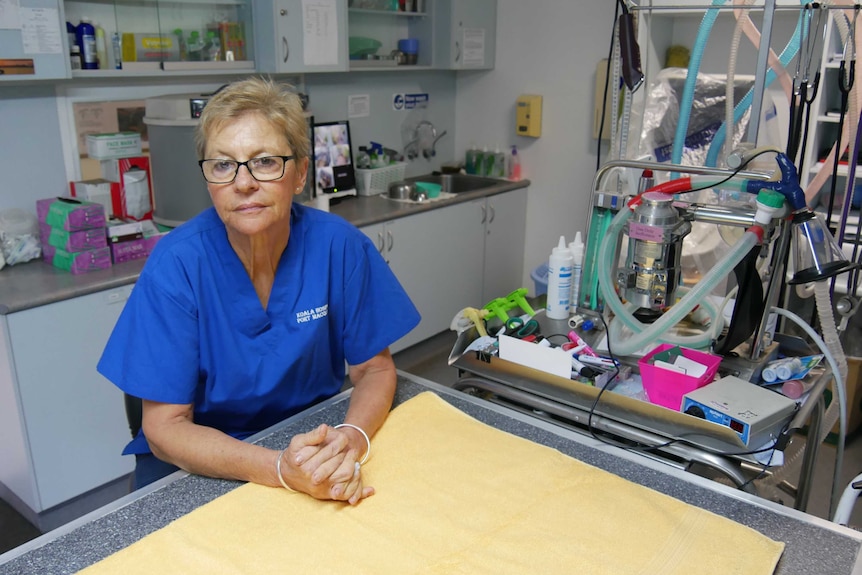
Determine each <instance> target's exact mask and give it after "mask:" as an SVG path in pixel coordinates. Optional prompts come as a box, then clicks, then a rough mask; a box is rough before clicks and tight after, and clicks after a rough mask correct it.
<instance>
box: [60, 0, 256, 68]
mask: <svg viewBox="0 0 862 575" xmlns="http://www.w3.org/2000/svg"><path fill="white" fill-rule="evenodd" d="M64 11H65V19H66V21H67V22H70V23H72V24H73V25H77V23H78V22H79V21H80V20H81V19H82V18H89V19H90V20H91V21H92V22H93V23H94V24H99V25H100V26H101V27H102V28H103V29H104V31H105V43H106V51H107V55H108V58H107V60H108V62H107V64H108V65H107V66H105V65H104V64H101V63H100V68H99V69H98V70H72V71H71V77H72V78H76V79H78V78H81V79H83V78H112V77H127V76H146V75H158V76H160V75H165V74H167V75H170V74H171V73H174V74H178V75H206V74H215V73H219V74H224V73H232V72H236V73H250V72H253V71H254V69H255V62H254V49H253V45H254V42H253V39H254V33H253V21H252V17H251V0H216V1H214V2H211V1H204V0H65V2H64ZM208 31H214V32H215V33H216V38H218V39H219V51H218V55H217V56H212V55H211V54H209V50H208V48H206V47H205V46H206V45H207V43H208V39H207V33H208ZM114 33H118V34H119V35H120V37H121V39H122V41H124V42H126V41H128V40H129V38H128V37H125V38H124V37H123V35H124V34H137V35H145V37H146V40H141V41H140V42H141V44H142V45H141V46H139V48H138V49H137V50H132V52H133V53H135V55H136V56H135V60H134V61H131V60H132V59H131V58H127V57H123V58H122V60H123V68H122V69H119V70H118V69H115V68H114V67H113V62H114V58H115V49H114V46H113V43H112V36H113V34H114ZM195 34H196V35H197V37H198V38H199V40H200V42H199V44H197V45H195V44H193V43H192V42H191V37H192V35H195ZM63 38H64V39H65V35H64V36H63ZM128 48H129V47H128V46H126V47H124V48H123V50H122V51H123V52H125V53H128ZM196 48H197V49H196ZM147 51H151V55H149V56H144V54H145V53H146V52H147ZM159 52H161V53H163V54H167V56H165V57H162V58H158V57H157V56H154V54H156V53H159ZM204 52H206V53H204ZM229 58H230V59H229ZM147 60H149V61H147Z"/></svg>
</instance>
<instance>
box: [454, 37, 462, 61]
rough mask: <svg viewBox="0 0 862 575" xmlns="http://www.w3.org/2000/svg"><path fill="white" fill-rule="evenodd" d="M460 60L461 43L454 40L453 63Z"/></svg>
mask: <svg viewBox="0 0 862 575" xmlns="http://www.w3.org/2000/svg"><path fill="white" fill-rule="evenodd" d="M460 60H461V42H458V41H457V40H455V62H456V63H457V62H459V61H460Z"/></svg>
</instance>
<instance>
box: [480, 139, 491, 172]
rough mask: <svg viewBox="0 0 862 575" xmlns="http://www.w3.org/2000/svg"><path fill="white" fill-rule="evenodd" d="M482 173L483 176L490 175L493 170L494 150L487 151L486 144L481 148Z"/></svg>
mask: <svg viewBox="0 0 862 575" xmlns="http://www.w3.org/2000/svg"><path fill="white" fill-rule="evenodd" d="M481 162H482V174H481V175H483V176H490V175H491V174H492V173H493V172H494V152H489V151H488V146H485V147H484V148H482V156H481Z"/></svg>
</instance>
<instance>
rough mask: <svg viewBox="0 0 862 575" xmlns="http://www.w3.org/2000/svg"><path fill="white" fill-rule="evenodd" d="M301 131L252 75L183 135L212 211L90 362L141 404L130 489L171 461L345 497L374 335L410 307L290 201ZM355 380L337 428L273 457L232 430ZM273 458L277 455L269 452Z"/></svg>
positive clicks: (346, 243) (327, 227) (332, 219)
mask: <svg viewBox="0 0 862 575" xmlns="http://www.w3.org/2000/svg"><path fill="white" fill-rule="evenodd" d="M307 133H308V130H307V124H306V120H305V118H304V116H303V112H302V106H301V103H300V99H299V97H298V96H297V95H296V94H294V93H292V92H290V91H288V90H286V89H284V88H282V87H279V86H278V85H276V84H274V83H272V82H271V81H268V80H263V79H257V78H253V79H248V80H244V81H240V82H236V83H234V84H231V85H229V86H228V87H226V88H225V89H223V90H221V91H220V92H219V93H218V94H216V95H215V96H213V98H212V99H211V100H210V101H209V102H208V103H207V106H206V107H205V108H204V111H203V114H202V115H201V118H200V122H199V124H198V127H197V132H196V145H197V152H198V157H199V158H201V161H200V162H199V163H200V167H201V170H202V172H203V176H204V178H205V179H206V180H207V188H208V190H209V193H210V196H211V198H212V201H213V206H214V207H213V208H211V209H208V210H205V211H204V212H202V213H201V214H199V215H198V216H196V217H195V218H193V219H192V220H190V221H188V222H186V223H185V224H183V225H182V226H180V227H178V228H177V229H175V230H173V231H172V232H171V233H169V234H168V235H167V236H166V237H165V238H163V239H162V240H161V241H160V242H159V244H158V245H157V247H156V249H155V250H154V252H153V253H152V254H151V255H150V257H149V259H148V261H147V263H146V265H145V267H144V269H143V271H142V272H141V276H140V278H139V280H138V282H137V284H136V285H135V289H134V290H133V292H132V295H131V297H130V298H129V301H128V302H127V304H126V307H125V309H124V310H123V313H122V315H121V316H120V319H119V320H118V322H117V325H116V327H115V329H114V332H113V334H112V335H111V338H110V339H109V341H108V344H107V346H106V348H105V351H104V353H103V355H102V359H101V361H100V362H99V366H98V369H99V372H100V373H102V374H103V375H104V376H105V377H107V378H108V379H110V380H111V381H112V382H114V383H115V384H116V385H117V386H118V387H119V388H120V389H122V390H123V391H124V392H125V393H127V394H129V395H132V396H135V397H140V398H142V400H143V402H142V403H143V429H142V433H139V434H138V436H137V437H136V438H135V439H134V440H133V441H132V442H131V443H130V444H129V445H128V446H127V447H126V450H125V451H124V453H134V454H135V455H136V458H137V465H136V471H135V473H136V483H137V485H138V487H140V486H142V485H143V484H146V483H147V482H151V481H153V480H155V479H158V478H159V477H161V476H164V475H166V474H167V473H170V472H171V471H174V470H176V469H177V468H182V469H185V470H187V471H189V472H191V473H197V474H201V475H208V476H213V477H222V478H228V479H237V480H242V481H252V482H255V483H259V484H262V485H271V486H279V485H284V486H285V487H287V488H289V489H294V490H298V491H303V492H305V493H308V494H310V495H312V496H313V497H316V498H319V499H335V500H343V501H348V502H350V503H351V504H355V503H357V502H358V501H359V500H361V499H362V498H364V497H367V496H369V495H371V494H372V493H373V488H371V487H369V486H366V485H364V484H363V483H362V475H361V471H360V466H359V465H358V464H357V463H358V462H359V461H361V459H362V458H363V456H364V455H365V454H366V453H367V451H368V450H369V449H370V441H366V436H367V437H371V436H373V434H374V433H375V432H376V431H377V429H378V428H379V427H380V426H381V424H382V423H383V421H384V419H385V418H386V415H387V413H388V411H389V409H390V407H391V404H392V398H393V395H394V391H395V381H396V373H395V366H394V363H393V361H392V357H391V355H390V353H389V350H388V346H389V345H390V344H392V343H393V342H395V341H396V340H397V339H399V338H400V337H402V336H403V335H405V334H406V333H407V332H409V331H410V330H411V329H412V328H413V327H415V326H416V324H417V323H418V321H419V314H418V312H417V311H416V309H415V307H414V306H413V304H412V303H411V302H410V300H409V298H408V297H407V295H406V294H405V292H404V290H403V289H402V288H401V286H400V285H399V284H398V281H397V280H396V279H395V277H394V275H393V274H392V272H391V271H390V270H389V267H388V266H387V264H386V263H385V262H384V261H383V259H382V258H381V257H380V255H379V254H378V252H377V250H376V248H375V247H374V246H373V244H372V243H371V242H370V240H368V239H367V238H366V237H365V235H364V234H362V233H361V232H359V231H358V230H357V229H356V228H355V227H353V226H351V225H350V224H348V223H347V222H345V221H344V220H342V219H340V218H338V217H337V216H334V215H331V214H327V213H324V212H320V211H317V210H314V209H311V208H307V207H305V206H302V205H299V204H294V203H293V197H294V195H295V194H298V193H300V192H301V191H302V189H303V187H304V185H305V179H306V174H307V171H308V162H309V153H310V152H309V147H310V143H309V140H308V135H307ZM345 362H346V363H347V364H349V376H350V380H351V383H352V384H353V386H354V389H353V393H352V396H351V399H350V405H349V408H348V411H347V415H346V417H345V422H344V423H345V424H346V426H340V427H339V428H338V429H336V428H334V427H331V426H328V425H322V426H320V427H319V428H317V429H315V430H312V431H310V432H308V433H304V434H300V435H297V436H295V437H293V438H292V439H291V441H290V445H289V446H288V447H287V448H286V450H285V451H284V452H282V453H280V452H278V451H273V450H270V449H266V448H264V447H260V446H257V445H253V444H249V443H245V442H243V441H241V440H242V439H244V438H246V437H248V436H250V435H252V434H254V433H256V432H258V431H261V430H263V429H265V428H267V427H269V426H270V425H273V424H275V423H277V422H279V421H281V420H283V419H284V418H286V417H288V416H290V415H292V414H294V413H297V412H299V411H301V410H303V409H305V408H307V407H309V406H310V405H313V404H314V403H316V402H319V401H321V400H323V399H325V398H327V397H331V396H332V395H334V394H336V393H338V392H339V391H340V389H341V387H342V385H343V381H344V376H345ZM282 455H283V456H282Z"/></svg>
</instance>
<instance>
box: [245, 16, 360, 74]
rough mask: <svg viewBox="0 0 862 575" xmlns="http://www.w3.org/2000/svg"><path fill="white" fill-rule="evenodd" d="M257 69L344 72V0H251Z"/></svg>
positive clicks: (346, 60) (276, 71) (346, 48)
mask: <svg viewBox="0 0 862 575" xmlns="http://www.w3.org/2000/svg"><path fill="white" fill-rule="evenodd" d="M254 20H255V23H256V24H255V25H256V29H255V53H256V55H257V69H258V71H260V72H266V73H276V74H285V73H289V74H293V73H304V72H346V71H347V70H348V69H349V67H348V40H347V37H348V36H347V0H255V2H254Z"/></svg>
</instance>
